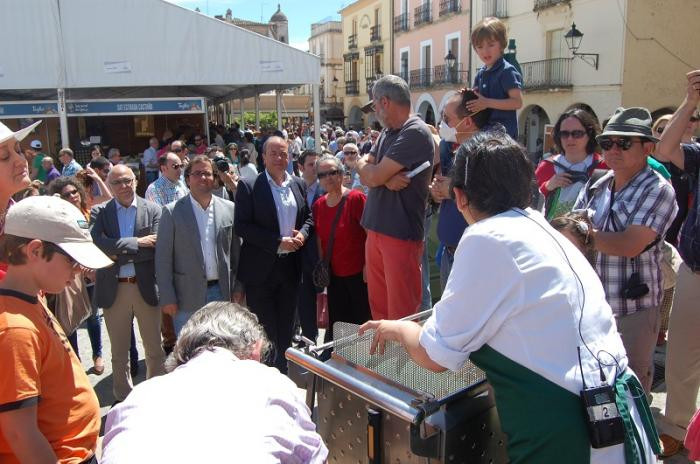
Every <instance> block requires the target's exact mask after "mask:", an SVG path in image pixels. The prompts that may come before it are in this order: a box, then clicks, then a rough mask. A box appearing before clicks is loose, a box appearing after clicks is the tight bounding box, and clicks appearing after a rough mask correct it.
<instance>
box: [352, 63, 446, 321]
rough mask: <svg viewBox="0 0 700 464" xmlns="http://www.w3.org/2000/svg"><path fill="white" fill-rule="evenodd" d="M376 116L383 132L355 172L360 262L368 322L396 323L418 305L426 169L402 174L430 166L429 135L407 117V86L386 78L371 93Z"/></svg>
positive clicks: (420, 123)
mask: <svg viewBox="0 0 700 464" xmlns="http://www.w3.org/2000/svg"><path fill="white" fill-rule="evenodd" d="M372 95H373V97H374V99H373V100H374V106H375V115H376V117H377V120H378V121H379V122H380V123H381V125H382V126H383V127H384V129H385V130H384V131H383V132H382V135H381V136H380V138H379V140H378V141H377V143H376V144H375V146H374V147H373V148H372V151H371V152H370V153H369V155H366V156H364V157H363V158H360V160H359V161H358V163H357V170H358V172H359V174H360V180H361V181H362V183H363V184H364V185H366V186H368V187H369V188H370V190H369V195H368V196H367V203H366V205H365V210H364V214H363V215H362V226H363V227H364V228H365V229H367V242H366V245H365V255H366V256H365V261H366V275H367V287H368V288H367V289H368V292H369V303H370V307H371V309H372V318H373V319H399V318H401V317H404V316H407V315H409V314H413V313H415V312H416V311H417V310H418V306H419V305H420V302H421V293H422V288H421V287H422V286H421V257H422V254H423V227H424V221H425V216H424V211H425V202H426V199H427V197H428V184H429V183H430V174H431V172H432V170H431V169H430V168H428V169H424V170H423V171H421V172H420V173H418V174H417V175H415V176H414V177H413V178H409V177H408V176H407V173H408V172H410V171H411V170H413V169H415V168H417V167H418V166H420V165H422V164H423V163H424V162H426V161H427V162H428V163H430V164H432V162H433V156H434V153H435V148H434V142H433V138H432V134H431V133H430V129H429V128H428V126H427V125H426V124H425V123H424V122H423V121H422V120H421V119H420V118H418V117H417V116H411V115H410V113H411V95H410V92H409V90H408V84H406V81H404V80H403V79H401V78H400V77H397V76H391V75H390V76H385V77H383V78H381V79H379V80H378V81H377V82H376V83H375V84H374V87H373V88H372Z"/></svg>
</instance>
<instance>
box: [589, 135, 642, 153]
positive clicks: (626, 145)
mask: <svg viewBox="0 0 700 464" xmlns="http://www.w3.org/2000/svg"><path fill="white" fill-rule="evenodd" d="M634 143H643V142H642V141H641V140H632V139H630V138H626V137H623V138H620V139H617V140H613V139H602V140H600V141H599V142H598V144H599V145H600V148H602V149H603V150H611V149H612V147H613V145H617V146H618V148H620V150H623V151H627V150H629V149H630V148H632V144H634Z"/></svg>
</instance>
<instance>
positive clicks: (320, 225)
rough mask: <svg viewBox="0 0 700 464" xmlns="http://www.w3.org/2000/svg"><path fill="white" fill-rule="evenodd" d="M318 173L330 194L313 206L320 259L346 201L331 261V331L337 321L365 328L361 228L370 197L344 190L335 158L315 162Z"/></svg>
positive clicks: (366, 301) (366, 309)
mask: <svg viewBox="0 0 700 464" xmlns="http://www.w3.org/2000/svg"><path fill="white" fill-rule="evenodd" d="M316 173H317V175H318V180H319V182H320V184H321V188H323V190H325V191H326V192H327V193H326V194H325V195H323V196H322V197H321V198H319V199H318V200H316V203H314V205H313V215H314V226H315V229H316V234H317V236H318V244H319V256H320V257H323V256H325V254H326V253H329V252H331V250H328V241H329V239H330V235H331V224H332V223H333V219H334V218H335V215H336V212H337V211H338V205H339V203H340V200H341V198H343V196H345V197H346V198H345V204H344V205H343V210H342V212H341V215H340V219H339V220H338V225H337V227H336V229H335V238H334V242H333V250H332V253H331V260H330V268H331V279H330V285H329V286H328V319H329V323H330V327H331V328H332V327H333V323H334V322H337V321H343V322H351V323H353V324H363V323H364V322H366V321H368V320H369V319H370V318H371V312H370V309H369V299H368V296H367V283H366V282H365V279H364V275H363V274H364V268H365V239H366V238H367V234H366V232H365V230H364V229H363V228H362V226H361V225H360V219H361V218H362V211H363V210H364V208H365V201H367V197H366V196H365V194H364V192H362V191H360V190H350V189H348V188H346V187H343V174H344V168H343V165H342V164H341V162H340V161H339V160H338V159H337V158H336V157H335V156H331V155H325V156H323V157H321V159H319V160H318V161H317V162H316ZM331 332H332V330H328V331H327V332H326V334H327V335H326V340H330V339H331V337H332V334H331Z"/></svg>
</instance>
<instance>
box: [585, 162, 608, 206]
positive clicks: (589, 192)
mask: <svg viewBox="0 0 700 464" xmlns="http://www.w3.org/2000/svg"><path fill="white" fill-rule="evenodd" d="M607 172H608V170H607V169H594V170H593V172H591V177H590V179H588V183H587V184H586V198H587V199H588V201H591V199H592V198H593V192H594V191H595V189H594V188H593V185H594V184H595V183H596V182H598V181H599V180H600V179H601V178H602V177H603V176H604V175H605V174H607Z"/></svg>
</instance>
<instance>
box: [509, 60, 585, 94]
mask: <svg viewBox="0 0 700 464" xmlns="http://www.w3.org/2000/svg"><path fill="white" fill-rule="evenodd" d="M571 61H572V59H571V58H550V59H548V60H539V61H529V62H526V63H520V68H521V69H522V71H523V89H525V90H546V89H557V88H567V87H572V84H571Z"/></svg>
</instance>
